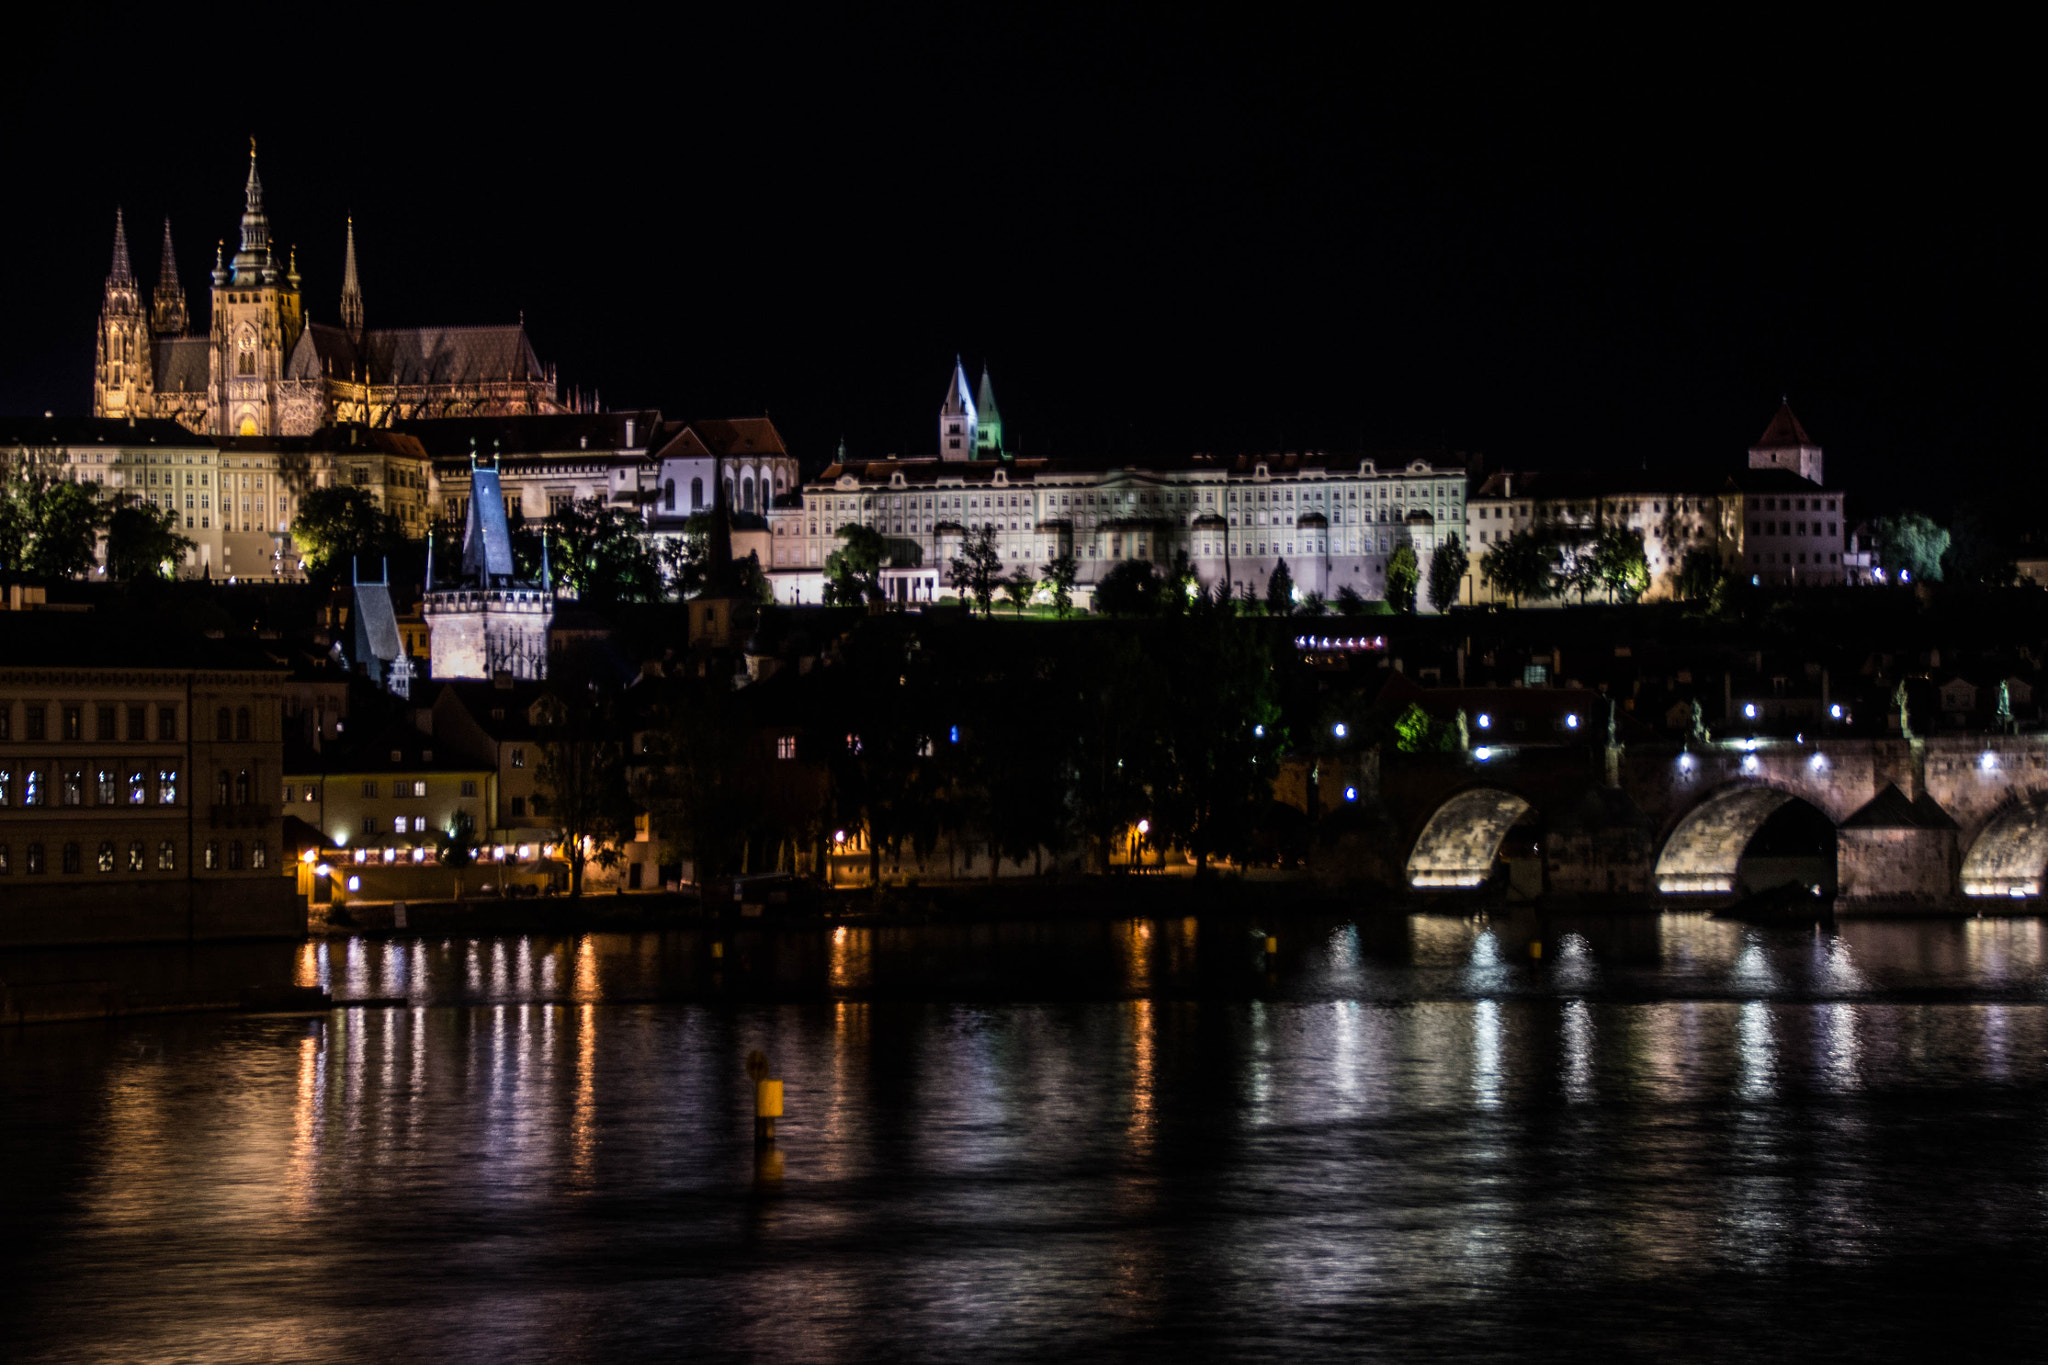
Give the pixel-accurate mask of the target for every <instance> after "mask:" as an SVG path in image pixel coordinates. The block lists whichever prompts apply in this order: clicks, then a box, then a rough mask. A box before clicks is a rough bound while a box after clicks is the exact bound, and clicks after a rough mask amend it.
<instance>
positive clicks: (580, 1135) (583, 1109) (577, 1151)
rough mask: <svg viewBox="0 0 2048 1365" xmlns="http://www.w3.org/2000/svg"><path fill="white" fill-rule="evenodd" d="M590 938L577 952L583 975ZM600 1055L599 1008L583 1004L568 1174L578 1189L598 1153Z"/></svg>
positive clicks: (579, 1013) (579, 1017)
mask: <svg viewBox="0 0 2048 1365" xmlns="http://www.w3.org/2000/svg"><path fill="white" fill-rule="evenodd" d="M589 944H590V941H589V939H587V938H586V939H585V940H584V946H583V948H582V949H579V950H578V952H577V966H576V973H577V976H578V978H579V979H580V978H581V976H582V974H583V957H584V953H585V952H586V951H587V950H588V948H589ZM596 1057H597V1007H596V1006H595V1005H590V1004H584V1005H579V1006H577V1007H576V1106H575V1109H574V1111H573V1112H572V1113H571V1114H570V1117H569V1175H570V1182H569V1183H570V1185H571V1186H572V1187H573V1188H575V1189H578V1190H587V1189H589V1188H590V1168H591V1161H592V1158H593V1157H594V1156H595V1155H596V1153H597V1125H596V1122H595V1117H594V1116H595V1112H596V1108H597V1086H596V1077H595V1075H594V1072H595V1070H596V1068H595V1065H594V1063H595V1061H596Z"/></svg>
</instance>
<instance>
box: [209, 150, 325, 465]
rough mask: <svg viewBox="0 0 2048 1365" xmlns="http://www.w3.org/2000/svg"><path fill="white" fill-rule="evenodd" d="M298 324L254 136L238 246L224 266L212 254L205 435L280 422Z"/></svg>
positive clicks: (292, 275) (289, 270) (289, 271)
mask: <svg viewBox="0 0 2048 1365" xmlns="http://www.w3.org/2000/svg"><path fill="white" fill-rule="evenodd" d="M304 325H305V319H304V315H303V314H302V313H301V311H300V308H299V273H298V267H297V263H296V262H293V263H292V264H291V265H289V266H287V267H285V268H283V269H280V268H279V266H278V262H277V254H276V252H275V251H273V250H272V248H271V245H270V219H269V218H268V217H267V216H266V215H265V214H264V212H263V181H262V180H261V179H259V178H258V176H257V174H256V140H255V139H254V138H251V139H250V140H249V180H248V183H247V185H246V186H245V187H244V191H243V208H242V239H241V249H240V250H238V251H236V252H235V255H234V259H233V260H232V261H231V262H230V263H228V264H227V265H225V266H223V265H222V264H221V262H220V256H219V253H217V252H216V253H215V257H214V270H213V328H212V333H211V342H212V348H211V349H212V356H211V363H210V365H209V367H208V371H209V375H210V384H209V387H210V389H211V393H210V395H209V399H210V411H211V414H212V421H211V423H210V425H211V426H212V434H213V435H216V436H271V435H275V434H277V433H278V431H279V430H280V427H281V423H280V420H279V416H280V415H279V412H278V381H279V380H280V379H282V378H283V376H284V363H285V357H286V356H288V355H289V354H290V353H291V349H292V346H293V345H294V344H295V343H296V342H297V341H298V339H299V332H300V331H301V330H302V329H303V327H304Z"/></svg>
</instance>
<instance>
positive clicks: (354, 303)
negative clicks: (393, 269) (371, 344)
mask: <svg viewBox="0 0 2048 1365" xmlns="http://www.w3.org/2000/svg"><path fill="white" fill-rule="evenodd" d="M341 326H342V330H344V331H346V332H347V333H348V334H349V336H350V337H352V338H353V339H354V340H355V341H356V342H357V343H359V344H360V343H361V341H362V339H363V290H362V286H361V285H360V284H358V283H357V282H356V220H355V219H354V218H350V219H349V220H348V252H347V255H346V257H345V258H344V260H343V263H342V267H341Z"/></svg>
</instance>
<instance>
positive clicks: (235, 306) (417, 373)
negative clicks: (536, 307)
mask: <svg viewBox="0 0 2048 1365" xmlns="http://www.w3.org/2000/svg"><path fill="white" fill-rule="evenodd" d="M344 231H345V232H346V234H347V262H346V265H345V266H344V269H343V274H342V284H341V302H340V310H339V323H338V325H329V324H326V323H321V322H312V321H309V320H308V318H307V316H306V310H305V307H304V304H303V302H302V298H301V294H300V288H299V286H300V276H299V269H298V261H297V259H296V253H295V252H286V253H283V255H282V259H280V253H279V252H278V250H277V249H276V248H274V247H273V246H272V245H271V237H270V219H269V218H268V216H266V215H265V213H264V211H263V182H262V180H261V179H259V178H258V176H257V174H256V149H255V145H254V143H251V145H250V148H249V179H248V183H247V186H246V188H245V194H244V203H243V209H242V228H241V244H240V246H239V248H238V249H237V250H236V252H235V253H234V255H233V256H232V257H226V258H224V256H223V252H222V251H221V250H219V249H216V251H215V253H214V262H213V272H212V305H213V306H212V312H211V316H210V317H209V319H208V320H207V326H206V330H205V333H204V335H195V334H193V331H192V327H191V318H190V314H189V313H188V312H187V309H186V306H185V292H184V287H183V285H182V284H181V283H180V282H179V279H178V261H177V256H176V253H175V252H174V251H173V249H172V245H171V225H170V222H169V220H166V221H165V223H164V245H163V264H162V267H161V269H160V270H159V271H158V274H157V281H156V288H155V289H154V291H152V292H151V293H150V295H149V297H148V301H147V303H145V301H144V296H143V292H142V286H141V285H140V283H139V282H138V281H137V280H136V278H135V271H134V268H133V266H132V265H131V264H130V262H129V256H128V236H127V229H126V224H125V223H123V221H122V219H121V215H120V213H119V212H118V211H117V212H116V213H115V216H114V261H113V268H112V269H111V270H110V271H109V272H108V274H107V285H106V294H105V299H104V301H103V303H102V305H101V308H100V325H99V336H98V341H97V346H96V353H95V356H94V369H93V414H94V415H95V416H98V417H120V418H153V417H164V418H170V419H172V420H175V421H177V422H179V423H181V424H182V425H184V426H185V427H186V428H188V429H190V430H192V431H194V432H198V433H200V434H202V435H207V436H297V435H306V434H309V433H311V432H314V431H317V430H318V429H320V428H321V427H324V426H328V425H331V424H333V423H337V422H347V423H360V424H363V425H366V426H372V427H382V426H390V425H391V424H392V423H394V422H401V421H418V420H421V419H428V418H436V417H516V416H530V415H539V414H545V413H558V412H566V411H568V409H567V408H566V407H565V406H564V405H563V404H562V403H561V401H560V399H559V396H558V395H559V392H560V390H559V386H558V384H557V382H556V378H555V374H554V371H553V370H552V369H551V368H550V367H546V366H543V365H542V364H541V363H540V360H539V358H538V357H537V356H535V354H534V351H533V346H532V344H531V343H530V342H529V341H528V340H527V337H526V328H525V327H524V325H523V324H515V325H512V326H499V327H406V328H383V329H377V328H370V327H368V326H366V325H365V321H364V319H365V311H364V307H363V294H362V288H361V285H360V283H359V281H358V279H357V276H356V249H355V248H356V243H355V226H354V224H353V222H351V223H349V224H347V225H346V227H345V229H344Z"/></svg>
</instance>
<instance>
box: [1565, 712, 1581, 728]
mask: <svg viewBox="0 0 2048 1365" xmlns="http://www.w3.org/2000/svg"><path fill="white" fill-rule="evenodd" d="M1564 728H1565V729H1567V730H1576V729H1578V728H1579V718H1578V716H1577V715H1576V714H1573V715H1568V716H1566V717H1565V718H1564Z"/></svg>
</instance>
